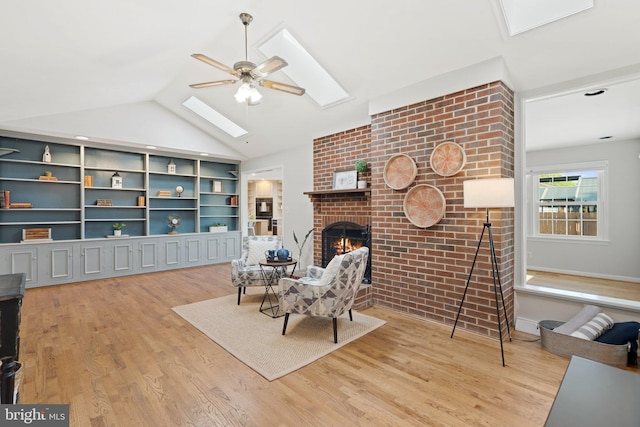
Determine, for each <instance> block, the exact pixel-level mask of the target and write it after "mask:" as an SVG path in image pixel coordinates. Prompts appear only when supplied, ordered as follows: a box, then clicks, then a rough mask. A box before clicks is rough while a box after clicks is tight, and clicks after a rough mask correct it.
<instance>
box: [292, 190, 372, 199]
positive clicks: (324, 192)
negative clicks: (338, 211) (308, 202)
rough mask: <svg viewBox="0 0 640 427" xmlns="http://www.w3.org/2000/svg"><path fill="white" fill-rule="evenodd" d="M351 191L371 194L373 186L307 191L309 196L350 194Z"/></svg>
mask: <svg viewBox="0 0 640 427" xmlns="http://www.w3.org/2000/svg"><path fill="white" fill-rule="evenodd" d="M349 193H361V194H371V188H352V189H349V190H318V191H305V192H304V194H306V195H307V196H309V197H313V196H325V195H328V196H333V195H336V194H349Z"/></svg>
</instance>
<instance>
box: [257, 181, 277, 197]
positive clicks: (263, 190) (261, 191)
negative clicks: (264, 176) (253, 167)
mask: <svg viewBox="0 0 640 427" xmlns="http://www.w3.org/2000/svg"><path fill="white" fill-rule="evenodd" d="M256 197H273V184H272V182H271V181H257V182H256Z"/></svg>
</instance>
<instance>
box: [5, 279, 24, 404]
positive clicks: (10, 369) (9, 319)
mask: <svg viewBox="0 0 640 427" xmlns="http://www.w3.org/2000/svg"><path fill="white" fill-rule="evenodd" d="M25 279H26V275H25V274H24V273H18V274H4V275H0V360H2V368H1V369H2V378H1V381H0V403H2V404H7V403H17V402H14V401H13V388H14V382H15V381H14V380H15V368H16V360H18V357H19V356H20V307H21V306H22V297H23V296H24V287H25V281H26V280H25Z"/></svg>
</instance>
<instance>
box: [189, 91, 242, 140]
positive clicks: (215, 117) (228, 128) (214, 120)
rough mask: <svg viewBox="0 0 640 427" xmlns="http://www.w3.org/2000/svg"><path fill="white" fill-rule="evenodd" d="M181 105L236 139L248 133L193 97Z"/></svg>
mask: <svg viewBox="0 0 640 427" xmlns="http://www.w3.org/2000/svg"><path fill="white" fill-rule="evenodd" d="M182 105H184V106H185V107H187V108H188V109H189V110H191V111H193V112H194V113H196V114H197V115H199V116H200V117H202V118H203V119H205V120H206V121H208V122H209V123H211V124H212V125H214V126H217V127H218V128H220V129H222V130H223V131H225V132H226V133H228V134H229V135H231V136H232V137H234V138H238V137H240V136H243V135H247V134H248V133H249V132H247V131H246V130H244V129H242V128H241V127H240V126H238V125H237V124H235V123H233V122H232V121H231V120H229V119H228V118H226V117H225V116H223V115H222V114H220V113H218V112H217V111H216V110H214V109H213V108H211V107H210V106H208V105H207V104H205V103H204V102H202V101H200V100H199V99H198V98H196V97H195V96H190V97H189V99H187V100H186V101H184V102H183V103H182Z"/></svg>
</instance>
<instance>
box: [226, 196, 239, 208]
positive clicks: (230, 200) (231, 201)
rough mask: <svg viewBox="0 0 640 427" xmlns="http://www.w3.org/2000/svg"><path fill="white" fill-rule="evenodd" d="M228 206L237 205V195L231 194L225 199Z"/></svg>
mask: <svg viewBox="0 0 640 427" xmlns="http://www.w3.org/2000/svg"><path fill="white" fill-rule="evenodd" d="M227 202H228V203H229V206H238V196H231V197H229V198H228V199H227Z"/></svg>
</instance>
